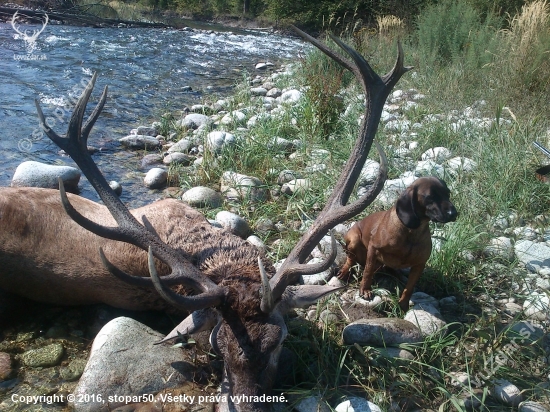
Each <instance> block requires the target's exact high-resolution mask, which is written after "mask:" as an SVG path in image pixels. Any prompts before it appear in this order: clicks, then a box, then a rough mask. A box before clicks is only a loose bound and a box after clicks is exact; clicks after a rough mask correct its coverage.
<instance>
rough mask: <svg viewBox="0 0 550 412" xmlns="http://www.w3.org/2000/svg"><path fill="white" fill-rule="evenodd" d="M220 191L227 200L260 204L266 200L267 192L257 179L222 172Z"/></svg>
mask: <svg viewBox="0 0 550 412" xmlns="http://www.w3.org/2000/svg"><path fill="white" fill-rule="evenodd" d="M220 190H221V192H222V193H223V195H224V196H225V197H226V198H228V199H235V200H243V199H246V200H249V201H251V202H262V201H264V200H265V199H266V198H267V194H268V190H267V187H266V186H265V184H264V183H263V182H262V181H261V180H260V179H258V178H256V177H253V176H246V175H243V174H240V173H235V172H229V171H228V172H224V173H223V174H222V177H221V185H220Z"/></svg>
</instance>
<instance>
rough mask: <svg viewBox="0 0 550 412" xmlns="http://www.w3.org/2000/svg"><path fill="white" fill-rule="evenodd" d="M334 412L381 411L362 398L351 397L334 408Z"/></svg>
mask: <svg viewBox="0 0 550 412" xmlns="http://www.w3.org/2000/svg"><path fill="white" fill-rule="evenodd" d="M334 411H335V412H382V409H380V408H379V407H378V405H375V404H374V403H372V402H369V401H367V400H366V399H363V398H358V397H351V398H348V399H347V400H345V401H344V402H342V403H339V404H338V405H336V407H335V408H334Z"/></svg>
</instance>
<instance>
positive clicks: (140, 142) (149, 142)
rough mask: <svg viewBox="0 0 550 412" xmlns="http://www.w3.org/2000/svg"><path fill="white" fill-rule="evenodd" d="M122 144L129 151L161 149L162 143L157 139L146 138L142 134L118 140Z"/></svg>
mask: <svg viewBox="0 0 550 412" xmlns="http://www.w3.org/2000/svg"><path fill="white" fill-rule="evenodd" d="M118 141H119V142H120V144H121V145H122V146H124V147H127V148H128V149H136V150H141V149H147V150H151V149H158V148H159V147H160V142H159V141H158V139H157V138H156V137H153V136H145V135H140V134H131V135H129V136H126V137H123V138H122V139H118Z"/></svg>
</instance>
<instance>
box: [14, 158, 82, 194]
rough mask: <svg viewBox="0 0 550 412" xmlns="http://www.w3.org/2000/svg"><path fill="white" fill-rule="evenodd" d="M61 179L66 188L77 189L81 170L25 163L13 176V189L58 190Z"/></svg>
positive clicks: (38, 163)
mask: <svg viewBox="0 0 550 412" xmlns="http://www.w3.org/2000/svg"><path fill="white" fill-rule="evenodd" d="M59 178H61V180H62V181H63V184H64V185H65V188H67V189H75V188H76V187H77V186H78V182H79V180H80V170H78V169H76V168H74V167H71V166H52V165H47V164H44V163H40V162H34V161H28V162H23V163H21V164H20V165H19V166H17V169H15V173H14V175H13V179H12V181H11V186H12V187H43V188H46V189H58V188H59V182H58V179H59Z"/></svg>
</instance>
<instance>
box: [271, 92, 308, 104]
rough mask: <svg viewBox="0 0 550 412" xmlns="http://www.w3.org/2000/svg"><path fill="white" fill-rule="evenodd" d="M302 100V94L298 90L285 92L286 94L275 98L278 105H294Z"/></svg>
mask: <svg viewBox="0 0 550 412" xmlns="http://www.w3.org/2000/svg"><path fill="white" fill-rule="evenodd" d="M301 98H302V93H301V92H300V91H299V90H295V89H293V90H287V91H286V92H283V93H281V95H280V96H279V97H277V101H278V102H279V103H284V104H292V103H296V102H297V101H298V100H300V99H301Z"/></svg>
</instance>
